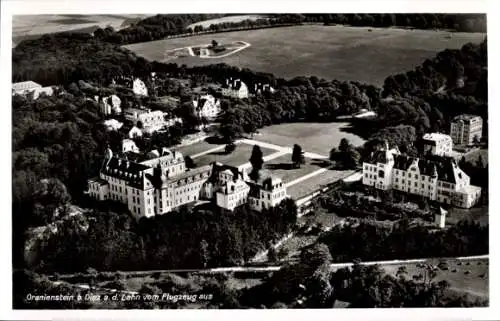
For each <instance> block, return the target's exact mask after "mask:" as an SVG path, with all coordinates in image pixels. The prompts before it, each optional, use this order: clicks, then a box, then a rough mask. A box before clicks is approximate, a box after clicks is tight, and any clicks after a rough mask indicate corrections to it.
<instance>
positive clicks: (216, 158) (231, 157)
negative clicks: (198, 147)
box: [194, 144, 276, 166]
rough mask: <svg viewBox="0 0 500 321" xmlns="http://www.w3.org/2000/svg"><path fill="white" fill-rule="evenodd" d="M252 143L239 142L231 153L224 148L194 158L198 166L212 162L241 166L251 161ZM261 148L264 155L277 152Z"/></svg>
mask: <svg viewBox="0 0 500 321" xmlns="http://www.w3.org/2000/svg"><path fill="white" fill-rule="evenodd" d="M252 149H253V146H252V145H248V144H237V145H236V150H235V151H234V152H232V153H231V154H226V153H225V152H224V149H221V150H218V151H215V152H211V153H208V154H205V155H203V156H200V157H197V158H195V159H194V162H195V163H196V165H197V166H203V165H208V164H210V163H212V162H221V163H222V164H225V165H230V166H240V165H243V164H245V163H248V162H249V159H250V156H251V155H252ZM260 150H261V151H262V154H263V156H264V157H266V156H267V155H270V154H273V153H276V151H275V150H273V149H269V148H264V147H261V148H260Z"/></svg>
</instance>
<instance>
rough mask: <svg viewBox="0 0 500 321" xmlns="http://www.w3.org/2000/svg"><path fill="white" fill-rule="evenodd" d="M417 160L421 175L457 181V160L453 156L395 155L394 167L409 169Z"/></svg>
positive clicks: (450, 181) (446, 180)
mask: <svg viewBox="0 0 500 321" xmlns="http://www.w3.org/2000/svg"><path fill="white" fill-rule="evenodd" d="M414 161H417V162H418V163H417V164H418V169H419V171H420V175H425V176H434V175H437V178H438V180H440V181H444V182H448V183H453V184H454V183H456V180H455V169H454V166H456V163H455V160H454V159H453V158H452V157H446V156H437V155H429V156H427V157H426V158H421V159H419V158H413V157H409V156H406V155H394V169H399V170H403V171H407V170H408V169H409V168H410V166H411V164H412V163H413V162H414Z"/></svg>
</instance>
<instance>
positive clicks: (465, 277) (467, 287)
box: [382, 259, 489, 298]
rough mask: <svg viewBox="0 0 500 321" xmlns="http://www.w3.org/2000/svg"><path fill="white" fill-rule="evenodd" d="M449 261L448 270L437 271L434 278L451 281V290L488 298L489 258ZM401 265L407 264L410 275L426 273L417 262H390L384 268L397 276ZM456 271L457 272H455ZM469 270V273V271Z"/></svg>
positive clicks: (433, 261)
mask: <svg viewBox="0 0 500 321" xmlns="http://www.w3.org/2000/svg"><path fill="white" fill-rule="evenodd" d="M439 262H440V261H439V260H429V263H431V264H434V265H437V264H438V263H439ZM446 262H447V263H448V270H447V271H442V270H438V271H437V276H436V278H435V279H434V280H435V281H437V282H439V281H441V280H447V281H448V282H450V290H452V291H456V292H459V293H467V294H469V295H472V296H476V297H481V298H488V295H489V286H488V283H489V282H488V280H489V260H488V259H481V260H471V261H461V262H460V261H458V260H446ZM400 266H405V267H406V269H407V271H408V275H407V277H409V278H412V277H413V275H418V274H422V275H424V269H423V268H418V267H417V264H416V263H409V264H388V265H382V268H383V269H384V270H385V271H386V273H389V274H391V275H394V276H396V272H397V270H398V268H399V267H400ZM454 271H455V272H454ZM467 271H468V272H469V273H467Z"/></svg>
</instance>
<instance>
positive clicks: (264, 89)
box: [253, 83, 275, 95]
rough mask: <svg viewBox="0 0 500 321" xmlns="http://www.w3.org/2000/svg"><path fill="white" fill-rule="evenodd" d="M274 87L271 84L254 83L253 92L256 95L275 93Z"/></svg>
mask: <svg viewBox="0 0 500 321" xmlns="http://www.w3.org/2000/svg"><path fill="white" fill-rule="evenodd" d="M274 91H275V90H274V88H273V87H271V85H269V84H262V83H257V84H255V85H254V88H253V93H254V95H260V94H263V93H271V94H272V93H274Z"/></svg>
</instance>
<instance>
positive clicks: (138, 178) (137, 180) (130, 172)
mask: <svg viewBox="0 0 500 321" xmlns="http://www.w3.org/2000/svg"><path fill="white" fill-rule="evenodd" d="M148 168H149V167H148V166H145V165H142V164H139V163H136V162H132V161H127V160H125V159H121V158H116V157H113V158H111V160H110V161H109V163H108V164H104V167H103V169H102V173H103V174H105V175H108V176H111V177H114V178H118V179H122V180H125V181H127V183H128V184H129V185H131V186H134V187H136V188H140V189H142V188H143V179H142V172H143V171H144V170H146V169H148Z"/></svg>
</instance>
